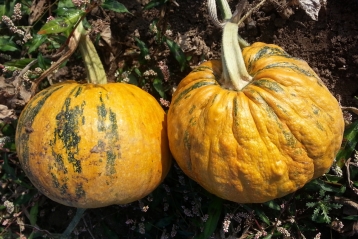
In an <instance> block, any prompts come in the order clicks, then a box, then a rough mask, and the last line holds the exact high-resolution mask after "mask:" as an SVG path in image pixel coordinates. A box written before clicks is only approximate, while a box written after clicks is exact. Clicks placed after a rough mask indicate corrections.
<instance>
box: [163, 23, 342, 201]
mask: <svg viewBox="0 0 358 239" xmlns="http://www.w3.org/2000/svg"><path fill="white" fill-rule="evenodd" d="M236 27H237V26H236ZM224 32H225V29H224ZM224 35H225V33H224ZM234 35H237V31H236V33H235V34H234ZM224 38H225V37H224ZM232 42H237V39H235V40H233V41H232ZM224 47H225V46H224ZM236 49H240V48H236ZM239 51H240V50H239ZM228 52H235V51H228ZM239 54H241V53H240V52H239ZM242 58H243V62H244V68H246V70H247V72H248V74H249V78H250V81H249V82H244V83H243V84H242V85H243V87H242V88H240V89H238V88H236V89H235V87H228V86H227V84H226V83H225V81H224V79H223V74H224V73H223V70H224V69H223V64H222V63H221V62H220V61H214V60H213V61H208V62H205V63H203V64H201V65H200V66H199V67H197V68H196V69H195V70H193V71H192V72H191V73H190V74H189V75H188V76H187V77H185V78H184V79H183V80H182V81H181V82H180V84H179V85H178V87H177V90H176V92H175V93H174V95H173V98H172V104H171V106H170V109H169V112H168V138H169V146H170V149H171V152H172V154H173V156H174V158H175V159H176V161H177V163H178V164H179V166H180V167H181V169H182V170H183V171H184V172H185V173H186V174H187V175H188V176H189V177H190V178H192V179H193V180H195V181H197V182H198V183H199V184H200V185H201V186H203V187H204V188H205V189H206V190H208V191H209V192H211V193H213V194H216V195H217V196H219V197H221V198H224V199H227V200H231V201H234V202H238V203H262V202H266V201H269V200H271V199H274V198H278V197H282V196H284V195H287V194H289V193H292V192H294V191H296V190H297V189H299V188H301V187H303V186H304V185H305V183H307V182H308V181H310V180H312V179H314V178H317V177H319V176H321V175H322V174H324V173H325V172H326V171H327V170H328V169H329V168H330V166H331V164H332V162H333V159H334V157H335V155H336V153H337V151H338V149H339V148H340V145H341V141H342V135H343V130H344V121H343V116H342V112H341V109H340V106H339V104H338V102H337V100H336V99H335V98H334V97H333V96H332V95H331V93H330V92H329V90H328V89H327V88H326V86H325V85H324V84H323V83H322V81H321V80H320V79H319V77H318V76H317V75H316V74H315V73H314V71H313V70H312V69H311V68H310V67H309V66H308V64H307V63H306V62H305V61H303V60H300V59H297V58H294V57H291V56H290V55H288V54H287V53H286V52H285V51H284V50H283V49H282V48H280V47H278V46H276V45H272V44H264V43H254V44H253V45H251V46H247V47H245V48H243V51H242ZM244 70H245V69H244ZM238 85H239V84H238Z"/></svg>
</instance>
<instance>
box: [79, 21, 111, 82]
mask: <svg viewBox="0 0 358 239" xmlns="http://www.w3.org/2000/svg"><path fill="white" fill-rule="evenodd" d="M77 28H78V31H80V32H81V38H80V43H79V44H78V48H79V50H80V52H81V55H82V58H83V60H84V63H85V68H86V73H87V81H88V82H89V83H94V84H106V83H107V76H106V72H105V71H104V68H103V65H102V62H101V59H100V58H99V56H98V53H97V51H96V48H95V47H94V45H93V43H92V41H91V39H90V38H89V36H88V35H87V34H86V32H85V31H84V29H83V25H82V22H80V23H79V24H78V27H77Z"/></svg>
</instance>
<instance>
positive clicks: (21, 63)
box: [4, 58, 34, 68]
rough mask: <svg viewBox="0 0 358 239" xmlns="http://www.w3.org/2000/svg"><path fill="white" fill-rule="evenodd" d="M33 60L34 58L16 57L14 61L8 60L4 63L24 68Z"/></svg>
mask: <svg viewBox="0 0 358 239" xmlns="http://www.w3.org/2000/svg"><path fill="white" fill-rule="evenodd" d="M33 60H34V59H29V58H24V59H16V60H12V61H7V62H5V63H4V65H5V66H10V67H17V68H24V67H25V66H27V64H29V63H30V62H31V61H33Z"/></svg>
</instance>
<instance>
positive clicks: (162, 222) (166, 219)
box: [155, 215, 175, 228]
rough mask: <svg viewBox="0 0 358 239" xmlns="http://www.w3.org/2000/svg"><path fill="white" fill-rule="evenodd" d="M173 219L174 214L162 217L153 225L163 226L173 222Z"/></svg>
mask: <svg viewBox="0 0 358 239" xmlns="http://www.w3.org/2000/svg"><path fill="white" fill-rule="evenodd" d="M173 219H175V217H174V215H172V216H169V217H163V218H161V219H160V220H159V221H158V222H157V223H155V226H156V227H157V228H165V227H166V226H168V225H170V224H171V223H172V222H173Z"/></svg>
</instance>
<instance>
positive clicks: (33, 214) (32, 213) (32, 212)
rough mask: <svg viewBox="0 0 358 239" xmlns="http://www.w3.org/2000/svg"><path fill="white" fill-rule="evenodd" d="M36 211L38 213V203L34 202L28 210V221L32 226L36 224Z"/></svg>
mask: <svg viewBox="0 0 358 239" xmlns="http://www.w3.org/2000/svg"><path fill="white" fill-rule="evenodd" d="M38 213H39V203H38V202H36V203H35V205H34V206H32V207H31V210H30V223H31V225H33V226H34V225H36V222H37V215H38Z"/></svg>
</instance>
